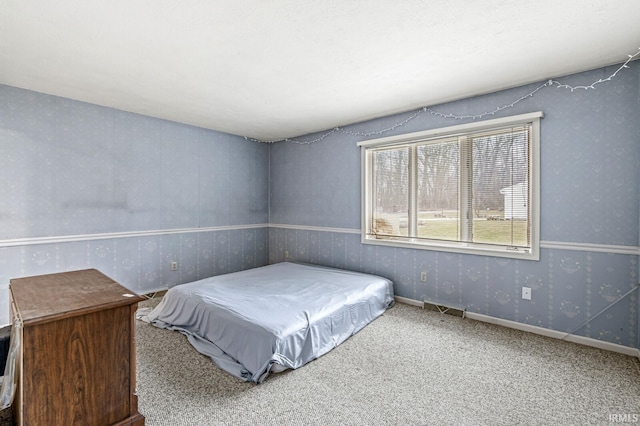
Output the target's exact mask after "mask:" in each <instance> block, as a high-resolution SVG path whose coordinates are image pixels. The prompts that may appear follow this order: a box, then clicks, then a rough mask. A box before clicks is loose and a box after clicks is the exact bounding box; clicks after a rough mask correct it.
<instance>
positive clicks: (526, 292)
mask: <svg viewBox="0 0 640 426" xmlns="http://www.w3.org/2000/svg"><path fill="white" fill-rule="evenodd" d="M522 298H523V299H524V300H531V288H530V287H522Z"/></svg>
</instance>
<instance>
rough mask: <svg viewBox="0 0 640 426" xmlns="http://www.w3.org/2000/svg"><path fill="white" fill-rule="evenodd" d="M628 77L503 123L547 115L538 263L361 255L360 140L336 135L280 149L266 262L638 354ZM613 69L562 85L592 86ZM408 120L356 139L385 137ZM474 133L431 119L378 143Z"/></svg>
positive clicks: (633, 138) (499, 96) (634, 115)
mask: <svg viewBox="0 0 640 426" xmlns="http://www.w3.org/2000/svg"><path fill="white" fill-rule="evenodd" d="M630 67H631V68H630V69H626V70H624V72H622V73H620V74H618V76H617V77H616V78H615V79H614V80H612V81H610V82H608V83H607V84H602V85H599V86H598V88H597V89H596V90H590V91H573V92H571V91H568V90H562V89H557V88H555V87H549V88H545V89H544V90H541V91H540V92H538V93H537V94H536V95H535V96H533V97H531V98H527V100H526V101H524V102H520V103H518V104H517V105H516V106H515V107H514V108H510V109H507V110H506V111H504V112H502V113H499V114H496V115H495V117H498V116H507V115H515V114H522V113H527V112H533V111H543V112H544V114H545V117H544V119H542V121H541V247H542V248H541V259H540V261H523V260H509V259H503V258H492V257H486V256H472V255H462V254H453V253H444V252H434V251H428V250H411V249H399V248H391V247H380V246H372V245H363V244H361V243H360V235H359V227H360V151H359V148H358V147H357V146H356V143H357V142H358V141H360V140H364V139H365V138H363V137H357V136H352V135H348V134H345V133H341V132H336V133H334V134H333V135H331V136H329V137H327V138H326V139H324V140H322V141H321V142H317V143H314V144H311V145H300V144H292V143H277V144H275V145H274V146H272V147H271V152H270V156H271V160H270V161H271V168H270V173H271V223H272V224H273V226H277V225H278V224H280V225H283V226H282V227H280V228H272V229H270V230H269V261H270V262H271V263H274V262H279V261H282V260H284V258H285V257H284V253H285V251H287V252H288V254H289V259H291V260H294V261H295V260H297V261H304V262H312V263H319V264H323V265H331V266H338V267H345V268H348V269H355V270H360V271H366V272H372V273H376V274H380V275H384V276H386V277H389V278H391V279H392V280H393V281H394V282H395V289H396V292H397V294H398V295H400V296H403V297H407V298H411V299H416V300H424V299H430V300H435V301H438V302H442V303H445V302H446V303H449V304H454V305H457V306H464V307H466V308H467V309H468V310H469V311H471V312H475V313H480V314H485V315H489V316H493V317H498V318H502V319H507V320H511V321H517V322H521V323H525V324H530V325H535V326H540V327H546V328H550V329H553V330H559V331H562V332H575V333H576V334H578V335H582V336H586V337H592V338H596V339H601V340H605V341H607V342H612V343H618V344H621V345H625V346H631V347H638V332H639V331H638V321H639V317H638V315H639V314H638V307H639V305H638V303H639V302H638V291H637V285H638V279H639V277H638V253H640V251H639V249H638V245H639V242H638V235H639V222H640V215H639V207H640V195H639V194H640V126H639V125H638V117H639V116H640V61H636V62H634V63H631V64H630ZM617 68H618V66H613V67H607V68H602V69H597V70H592V71H588V72H584V73H580V74H576V75H572V76H568V77H563V78H562V79H559V80H560V81H561V82H563V83H566V84H570V85H580V84H590V83H592V82H593V81H596V80H598V79H600V78H606V77H608V76H609V75H610V74H611V73H612V72H613V71H615V70H616V69H617ZM538 86H539V83H538V84H532V85H528V86H523V87H518V88H514V89H510V90H505V91H501V92H498V93H492V94H488V95H484V96H478V97H474V98H470V99H465V100H461V101H457V102H452V103H448V104H445V105H440V106H436V107H432V108H433V109H434V110H437V111H439V112H442V113H445V114H446V113H453V114H456V115H464V114H478V113H482V112H485V111H490V110H493V109H494V108H496V107H498V106H502V105H508V104H511V103H512V102H513V101H514V100H516V99H518V98H519V97H521V96H523V95H524V94H527V93H529V92H531V91H532V90H533V89H535V88H536V87H538ZM408 115H409V114H398V115H394V116H390V117H384V118H380V119H377V120H372V121H369V122H366V123H361V124H357V125H352V126H349V127H348V130H351V131H354V132H355V131H360V132H371V131H376V130H378V129H385V128H388V127H390V126H392V125H393V124H395V123H399V122H402V121H403V120H404V119H405V118H406V117H407V116H408ZM490 118H494V117H490ZM469 121H471V120H453V119H444V118H440V117H437V116H435V115H431V114H428V113H423V114H421V115H419V116H418V117H417V118H416V119H414V120H412V121H410V122H408V123H407V124H405V125H403V126H401V127H399V128H397V129H396V130H394V131H392V132H388V133H385V134H384V135H382V136H392V135H395V134H401V133H410V132H416V131H421V130H427V129H432V128H438V127H446V126H449V125H452V124H460V123H464V122H469ZM316 136H317V135H309V136H307V137H301V138H297V139H298V140H312V139H314V138H315V137H316ZM374 138H375V137H371V138H369V139H374ZM338 228H339V229H338ZM338 231H339V232H338ZM421 271H427V276H428V279H427V282H426V283H424V282H421V281H420V272H421ZM523 286H527V287H531V289H532V300H531V301H525V300H522V298H521V287H523ZM622 296H624V298H623V299H622V300H620V297H622ZM611 304H613V306H611V307H608V306H609V305H611ZM601 311H603V312H601ZM594 316H595V317H596V318H593V317H594Z"/></svg>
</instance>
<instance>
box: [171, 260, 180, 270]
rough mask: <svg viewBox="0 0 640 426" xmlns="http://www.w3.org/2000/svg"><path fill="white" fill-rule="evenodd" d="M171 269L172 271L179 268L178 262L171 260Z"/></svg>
mask: <svg viewBox="0 0 640 426" xmlns="http://www.w3.org/2000/svg"><path fill="white" fill-rule="evenodd" d="M171 270H172V271H177V270H178V262H171Z"/></svg>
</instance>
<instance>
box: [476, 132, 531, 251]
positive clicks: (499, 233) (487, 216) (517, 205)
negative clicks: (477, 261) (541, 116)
mask: <svg viewBox="0 0 640 426" xmlns="http://www.w3.org/2000/svg"><path fill="white" fill-rule="evenodd" d="M528 164H529V149H528V131H526V130H516V131H513V132H508V133H506V132H504V133H500V134H495V135H485V136H482V137H475V138H473V216H474V219H473V241H474V242H478V243H491V244H505V245H509V246H525V247H527V246H529V245H530V244H529V238H528V235H529V231H528V230H529V220H528V218H529V189H528Z"/></svg>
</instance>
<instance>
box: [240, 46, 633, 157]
mask: <svg viewBox="0 0 640 426" xmlns="http://www.w3.org/2000/svg"><path fill="white" fill-rule="evenodd" d="M628 56H629V58H628V59H627V60H626V61H625V62H624V63H623V64H622V65H621V66H620V67H619V68H618V69H616V70H615V72H613V73H612V74H611V75H610V76H609V77H607V78H601V79H599V80H597V81H594V82H593V83H591V84H589V85H586V86H570V85H568V84H563V83H560V82H559V81H557V80H554V79H549V80H548V81H546V82H545V83H543V84H541V85H540V86H538V87H536V88H535V89H534V90H532V91H531V92H529V93H527V94H526V95H524V96H521V97H519V98H518V99H516V100H515V101H513V102H511V103H509V104H505V105H502V106H498V107H496V108H495V109H493V110H491V111H486V112H483V113H479V114H466V115H457V114H452V113H442V112H438V111H435V110H433V109H431V108H429V107H422V108H420V109H418V110H417V111H415V112H413V113H412V114H411V115H410V116H409V117H407V118H406V119H404V120H402V121H400V122H398V123H395V124H393V125H391V126H389V127H387V128H384V129H381V130H375V131H370V132H354V131H352V130H348V129H345V128H343V127H335V128H333V129H331V130H329V131H327V132H325V133H323V134H322V135H320V136H318V137H317V138H315V139H312V140H308V141H301V140H297V139H290V138H285V139H276V140H271V141H265V140H259V139H253V138H249V137H246V136H245V139H246V140H251V141H254V142H262V143H275V142H290V143H295V144H301V145H309V144H312V143H316V142H320V141H322V140H323V139H325V138H327V137H329V136H331V135H332V134H334V133H336V132H342V133H344V134H347V135H350V136H364V137H369V136H377V135H382V134H384V133H387V132H391V131H393V130H395V129H397V128H398V127H401V126H404V125H405V124H407V123H409V122H410V121H412V120H414V119H415V118H417V117H418V116H419V115H421V114H423V113H425V112H428V113H429V114H431V115H435V116H437V117H440V118H449V119H454V120H464V119H473V120H477V119H480V118H483V117H486V116H488V115H495V114H497V113H499V112H501V111H503V110H505V109H509V108H513V107H514V106H516V105H517V104H519V103H520V102H522V101H524V100H525V99H527V98H531V97H533V96H534V95H535V94H536V93H538V92H539V91H540V90H542V89H544V88H545V87H553V86H555V87H556V88H558V89H567V90H570V91H572V92H573V91H575V90H589V89H595V88H596V86H597V85H598V84H601V83H605V82H608V81H611V80H612V79H614V78H615V77H616V76H617V75H618V73H619V72H620V71H622V70H623V69H625V68H629V62H631V61H633V60H634V59H635V58H636V57H638V56H640V48H639V49H638V52H636V53H635V54H633V55H628Z"/></svg>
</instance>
